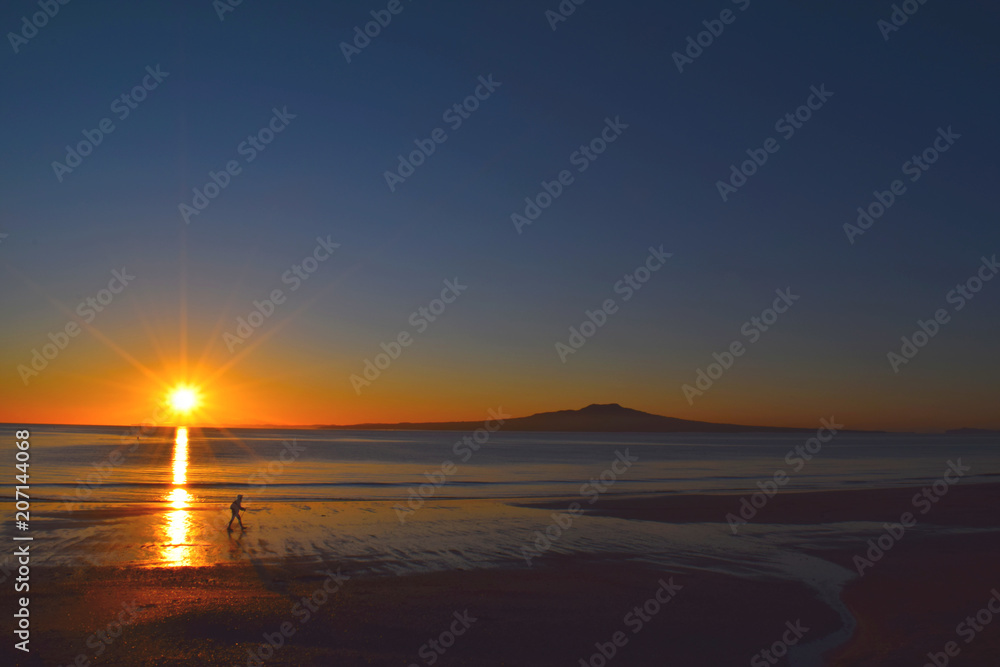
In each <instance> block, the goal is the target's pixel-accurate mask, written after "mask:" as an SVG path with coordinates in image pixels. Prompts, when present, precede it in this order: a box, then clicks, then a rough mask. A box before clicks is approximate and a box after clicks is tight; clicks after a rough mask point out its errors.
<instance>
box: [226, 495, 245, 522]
mask: <svg viewBox="0 0 1000 667" xmlns="http://www.w3.org/2000/svg"><path fill="white" fill-rule="evenodd" d="M229 509H231V510H232V511H233V515H232V516H231V517H229V523H228V524H227V525H226V530H232V529H233V519H236V520H237V521H239V522H240V530H246V528H244V527H243V519H241V518H240V512H241V511H243V510H245V509H246V507H243V494H242V493H241V494H240V495H238V496H236V500H234V501H233V504H232V505H230V506H229Z"/></svg>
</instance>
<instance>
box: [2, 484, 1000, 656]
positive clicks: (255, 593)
mask: <svg viewBox="0 0 1000 667" xmlns="http://www.w3.org/2000/svg"><path fill="white" fill-rule="evenodd" d="M913 492H914V489H890V490H877V491H851V492H846V491H845V492H816V493H791V492H785V493H783V494H779V495H778V496H777V497H776V498H775V499H774V500H773V501H772V503H771V504H769V505H768V506H767V507H766V508H765V510H766V515H764V514H763V513H762V516H761V517H760V520H761V521H767V522H772V523H778V522H789V523H791V522H794V523H803V524H809V523H822V522H830V521H845V520H876V521H885V520H895V519H898V517H899V514H900V513H902V512H904V511H907V510H911V509H912V505H911V504H910V498H911V497H912V495H913ZM998 497H1000V485H978V486H977V485H968V486H964V487H963V486H961V485H959V486H957V487H955V488H953V489H952V490H951V492H950V493H949V495H948V497H947V498H946V500H947V504H944V502H943V501H942V504H941V505H940V507H938V508H936V509H935V510H934V511H933V512H931V513H929V514H928V515H927V516H926V517H923V518H922V522H924V523H927V524H931V523H934V524H936V525H947V526H975V527H978V528H984V527H990V526H996V525H997V522H998V519H997V508H998V503H997V499H998ZM733 505H734V498H733V497H732V496H686V497H684V496H668V497H657V498H637V499H627V498H605V499H602V501H601V503H600V507H599V511H600V513H603V514H607V515H612V516H618V517H622V518H631V519H638V520H655V521H669V522H684V521H713V522H719V521H720V520H721V517H723V516H725V513H726V512H729V511H731V510H732V507H733ZM555 506H558V507H560V508H563V507H565V503H562V504H556V505H555ZM858 547H859V548H858V549H851V550H843V551H826V552H823V553H814V554H812V555H816V556H820V557H822V558H826V559H828V560H831V561H833V562H837V563H839V564H841V565H843V566H845V567H848V568H853V565H852V563H851V558H852V556H853V555H855V553H857V552H858V551H859V550H863V548H864V545H863V544H860V545H858ZM998 562H1000V539H998V533H995V532H992V533H982V532H977V533H970V534H958V535H956V534H952V535H941V536H935V535H933V534H930V535H927V534H926V533H925V534H922V535H912V536H908V537H906V538H904V539H903V540H902V541H901V542H900V543H899V544H897V545H896V546H895V547H894V548H893V549H892V550H891V551H890V552H889V553H888V554H886V556H885V557H884V559H883V560H882V561H881V562H880V563H878V564H877V565H876V566H875V567H873V568H871V569H870V570H869V571H867V572H866V573H865V576H864V577H862V578H860V579H856V580H854V581H853V582H851V583H850V584H849V585H848V586H847V588H846V590H845V591H844V600H845V602H846V604H847V605H848V607H849V608H850V609H851V611H852V612H853V613H854V615H855V616H856V617H857V619H858V621H859V625H858V628H857V630H856V631H855V633H854V635H853V637H852V638H851V639H850V640H849V641H848V643H847V644H846V645H844V646H842V647H841V648H839V649H838V650H836V651H835V652H834V653H833V654H832V655H829V656H827V660H826V661H825V664H829V665H837V666H839V665H913V666H915V667H920V666H921V665H923V664H924V662H925V660H926V653H927V652H928V651H940V650H942V649H943V646H944V644H945V643H946V642H947V641H952V640H954V641H957V642H958V643H959V646H960V648H961V655H960V657H959V658H956V659H955V660H954V664H956V665H976V666H984V667H985V666H987V665H995V664H998V663H997V656H1000V616H998V617H997V619H996V620H995V621H994V622H993V624H991V625H988V626H986V627H985V628H984V629H983V631H982V632H981V633H979V634H978V635H977V636H976V638H975V639H974V640H973V641H972V643H969V644H966V643H965V642H964V641H962V639H961V638H960V637H958V636H957V635H956V634H955V627H956V625H957V624H958V623H960V622H961V621H962V620H963V619H964V618H965V617H966V616H967V615H969V614H974V613H975V612H976V611H978V610H979V609H980V608H982V607H983V606H985V604H986V602H987V601H988V599H989V597H990V591H991V589H994V588H1000V567H998V566H997V563H998ZM324 566H325V567H328V568H332V569H333V570H336V569H337V568H338V564H337V563H327V564H325V565H324ZM318 568H319V565H318V564H315V563H295V562H291V561H287V560H286V561H280V562H275V563H268V564H260V563H257V564H253V563H251V562H240V563H232V564H225V565H214V566H206V567H190V568H138V567H133V566H90V567H78V568H35V569H34V570H33V572H32V603H31V605H32V623H33V625H32V627H33V634H32V643H31V646H32V653H31V655H30V656H28V657H27V658H26V657H25V656H24V655H23V654H20V652H17V651H14V650H13V649H12V648H11V644H12V643H13V642H12V641H11V640H10V639H7V640H5V642H4V647H3V649H2V650H0V660H2V661H3V664H11V662H12V661H14V660H16V661H17V662H16V663H15V664H20V665H69V664H74V662H73V661H74V660H75V659H76V656H77V655H78V654H81V653H85V654H86V657H87V659H89V660H90V664H93V665H134V666H145V665H149V666H152V665H157V666H159V665H247V664H251V665H252V664H257V663H255V662H253V661H250V662H249V663H248V649H254V650H255V649H257V648H258V647H259V645H260V643H261V642H262V641H263V635H264V634H265V633H274V632H275V631H276V630H278V629H279V628H280V626H281V625H282V623H285V622H289V623H291V625H292V626H293V627H294V628H295V634H294V635H293V636H292V637H291V638H290V639H288V640H287V642H286V645H285V646H283V647H282V648H281V649H279V650H277V651H275V652H274V654H273V655H272V656H271V657H270V658H269V659H268V660H266V662H264V663H263V664H266V665H411V664H418V665H424V664H427V662H426V661H425V660H424V659H422V657H421V655H420V654H419V651H420V649H421V647H422V646H423V645H424V644H425V643H427V642H428V641H429V640H430V639H432V638H436V637H437V636H438V635H439V634H440V633H441V632H443V631H445V630H447V629H448V627H449V625H450V624H451V623H452V621H453V620H454V616H453V614H454V613H455V612H459V613H462V612H465V611H466V610H468V613H469V615H470V616H471V617H474V618H475V619H476V620H475V622H473V623H472V624H471V626H470V627H469V629H468V631H467V632H466V633H465V634H464V635H463V636H460V637H458V638H457V639H456V641H455V643H454V645H453V646H452V647H451V648H449V649H448V650H447V652H446V653H445V654H444V656H443V657H442V658H441V659H440V660H438V661H437V664H440V665H446V666H447V665H556V664H562V665H579V664H580V663H579V660H580V658H589V657H590V655H591V654H592V653H593V652H594V651H595V648H594V644H595V642H602V643H603V642H608V641H609V640H610V639H611V637H612V635H613V634H614V633H615V632H616V631H619V630H623V631H626V634H627V637H628V644H627V645H626V646H625V647H624V648H622V649H620V650H619V652H618V655H616V656H615V658H614V659H613V660H612V661H611V662H610V663H609V664H620V665H657V666H661V665H672V664H677V665H711V666H714V665H746V664H749V663H750V659H751V657H752V656H753V655H754V654H755V653H756V652H757V651H759V650H761V649H762V648H765V647H767V646H769V645H770V644H771V643H772V642H773V641H774V640H776V639H778V638H779V637H780V636H781V634H782V632H783V631H784V625H785V622H786V621H795V620H799V619H801V621H802V624H803V625H805V626H806V627H808V628H809V637H810V638H819V637H821V636H822V635H825V634H827V633H830V632H833V631H834V630H835V629H836V628H837V627H838V626H839V623H840V620H839V618H838V616H837V614H836V613H835V612H834V611H833V610H832V609H830V608H828V607H827V606H826V605H824V604H823V603H821V602H820V601H819V600H817V598H816V596H815V594H814V593H813V591H811V590H809V589H808V588H806V587H805V586H803V585H800V584H796V583H787V584H776V583H771V582H764V581H750V580H744V579H737V578H734V577H731V576H724V575H719V574H710V573H702V572H698V573H671V572H665V571H658V570H655V569H651V568H650V567H647V566H644V565H641V564H637V563H635V562H634V561H628V560H625V559H622V560H615V559H613V558H606V557H605V558H602V559H600V560H597V559H592V558H588V557H586V556H577V557H559V556H556V557H550V558H543V559H541V560H540V561H537V562H536V566H535V567H534V568H531V569H527V568H523V567H520V568H511V569H489V570H476V571H456V572H442V573H434V574H424V575H407V576H401V577H387V576H380V577H372V576H367V577H362V576H352V577H351V578H350V579H349V580H348V581H346V582H345V583H343V585H342V587H341V588H340V589H339V590H338V591H337V592H336V593H335V594H333V595H331V596H330V598H329V600H328V601H327V602H326V604H324V605H322V606H321V607H319V609H318V611H317V612H315V613H313V614H312V616H311V618H310V619H309V620H308V621H306V622H305V623H302V622H301V615H300V616H295V615H293V612H292V610H293V607H294V605H295V604H296V603H297V602H298V601H300V599H301V598H302V596H310V595H312V594H313V593H314V592H315V591H316V590H317V589H318V588H319V587H320V586H321V584H322V582H323V579H324V577H323V575H320V574H316V573H315V570H317V569H318ZM344 573H345V574H347V575H349V576H350V574H351V573H350V571H349V570H346V569H345V570H344ZM671 576H672V577H673V580H674V582H675V583H676V584H680V585H682V586H683V588H682V589H681V590H680V591H679V592H678V593H677V596H676V597H675V598H674V599H673V600H671V601H670V602H669V603H667V604H665V605H663V606H662V609H661V611H660V612H659V613H658V614H656V615H655V616H653V617H652V618H651V619H650V620H649V622H648V623H645V624H644V625H645V627H644V628H643V629H642V630H641V631H640V632H638V633H636V634H633V633H632V632H631V630H630V629H629V628H627V627H626V626H625V624H624V622H623V617H624V616H625V615H626V614H627V613H628V612H629V611H630V610H631V609H632V608H633V607H635V606H636V605H640V604H642V603H644V602H645V601H646V600H648V599H649V598H650V597H652V596H653V594H654V593H655V592H656V590H657V589H658V588H659V586H660V584H659V581H660V579H661V578H662V579H666V580H669V579H670V577H671ZM8 583H9V582H8ZM3 590H4V592H3V596H2V597H3V599H4V608H5V609H12V608H13V601H12V600H11V596H12V592H11V590H10V587H9V586H8V585H7V584H5V585H4V589H3ZM123 603H132V604H135V605H136V607H137V608H138V610H139V611H138V615H137V616H136V618H135V620H134V621H133V622H132V623H130V624H129V625H128V626H127V627H126V628H125V630H124V632H123V634H122V635H121V636H120V637H119V638H117V639H115V640H114V642H113V643H112V644H111V645H110V646H108V647H107V648H106V650H105V651H104V653H103V655H101V656H100V657H99V658H97V659H94V650H93V648H88V647H87V645H86V642H87V639H88V637H89V636H91V635H92V634H93V633H94V632H95V631H96V630H98V629H99V628H101V627H102V626H104V625H106V624H107V623H108V622H111V621H113V620H114V619H115V618H116V617H118V616H119V614H120V612H121V610H122V605H123ZM5 616H6V614H5ZM7 618H9V616H7ZM5 625H7V626H8V627H9V621H7V622H5ZM5 635H6V636H7V637H8V638H9V637H11V635H10V633H9V631H8V632H5ZM95 645H96V644H95ZM79 664H81V665H84V664H87V663H86V662H80V663H79ZM778 664H785V663H784V662H782V663H778Z"/></svg>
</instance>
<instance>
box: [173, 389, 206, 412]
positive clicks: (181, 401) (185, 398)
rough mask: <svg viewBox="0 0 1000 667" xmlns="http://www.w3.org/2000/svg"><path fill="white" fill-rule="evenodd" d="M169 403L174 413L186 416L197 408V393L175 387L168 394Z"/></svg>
mask: <svg viewBox="0 0 1000 667" xmlns="http://www.w3.org/2000/svg"><path fill="white" fill-rule="evenodd" d="M169 401H170V407H171V408H173V409H174V411H175V412H180V413H184V414H187V413H188V412H191V411H192V410H194V409H195V408H197V407H198V403H199V398H198V392H197V391H195V390H194V389H191V388H190V387H177V388H176V389H174V390H173V391H171V392H170V397H169Z"/></svg>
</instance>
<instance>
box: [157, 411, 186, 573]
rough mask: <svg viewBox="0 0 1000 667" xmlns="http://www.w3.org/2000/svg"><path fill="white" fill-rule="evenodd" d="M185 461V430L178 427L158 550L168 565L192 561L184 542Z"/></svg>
mask: <svg viewBox="0 0 1000 667" xmlns="http://www.w3.org/2000/svg"><path fill="white" fill-rule="evenodd" d="M187 464H188V430H187V429H186V428H183V427H181V428H178V429H177V437H176V438H175V439H174V458H173V473H174V482H173V483H174V488H172V489H171V490H170V493H169V494H168V495H167V497H166V500H167V501H169V502H170V506H171V507H173V510H172V511H170V512H168V513H167V525H166V540H167V542H166V543H165V544H163V547H162V551H161V557H162V559H163V560H164V561H165V563H166V564H167V565H172V566H183V565H194V558H193V553H192V545H191V544H189V542H188V540H189V537H190V532H191V517H190V516H189V512H188V509H187V507H188V504H189V502H190V499H191V495H190V494H189V493H188V492H187V489H185V488H184V484H186V483H187Z"/></svg>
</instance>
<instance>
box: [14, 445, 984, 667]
mask: <svg viewBox="0 0 1000 667" xmlns="http://www.w3.org/2000/svg"><path fill="white" fill-rule="evenodd" d="M32 438H33V447H34V448H35V449H33V451H34V452H35V458H34V459H33V461H35V462H36V463H37V466H36V467H33V469H32V470H33V472H35V471H37V472H35V474H36V475H37V476H33V477H32V480H31V481H32V484H33V489H34V490H33V495H32V522H31V531H30V532H31V535H32V537H33V538H34V540H33V541H32V542H31V543H30V545H31V546H30V552H31V563H30V564H31V573H30V591H29V595H30V605H29V609H30V612H31V615H30V627H31V641H30V648H31V650H30V652H29V653H27V654H25V653H23V652H21V651H17V650H15V649H14V648H13V647H12V642H8V643H7V644H5V646H4V648H3V655H4V659H5V661H6V662H9V663H10V662H12V664H18V665H82V666H84V667H86V665H89V664H94V665H150V666H152V665H157V666H159V665H201V664H208V665H329V664H335V665H341V664H342V665H355V664H356V665H400V664H402V665H407V666H410V665H417V666H423V665H434V664H442V665H551V664H573V665H581V664H582V665H594V666H595V667H599V666H600V665H602V664H605V663H607V664H612V663H614V664H623V665H662V664H706V665H741V664H743V665H745V664H751V665H763V664H788V665H867V664H871V665H895V664H899V665H908V664H909V665H913V664H916V665H921V664H923V663H922V662H921V660H925V659H926V658H927V654H928V653H929V652H930V653H933V652H939V651H943V650H945V647H946V646H947V644H948V642H949V641H954V642H956V644H955V646H954V647H953V649H960V655H961V660H962V661H963V664H990V663H988V662H983V661H984V660H987V656H991V655H995V654H996V652H997V649H998V646H1000V644H998V642H1000V631H998V630H1000V624H997V625H996V626H991V625H986V626H984V627H983V628H982V630H981V631H977V632H976V633H975V634H974V636H973V637H972V639H971V641H969V642H966V641H965V640H966V639H967V638H968V630H967V629H965V630H963V632H962V633H961V634H959V631H958V630H957V629H956V628H957V626H958V625H959V624H960V623H962V621H963V620H964V619H965V618H966V616H968V615H969V614H973V615H975V614H976V612H978V611H979V610H980V609H982V608H983V607H984V606H985V605H987V604H988V603H989V600H990V596H991V591H993V590H994V589H995V588H996V587H997V586H998V585H1000V581H997V580H996V574H995V573H996V567H995V563H996V559H997V557H998V556H1000V539H998V535H1000V532H998V525H997V522H998V518H997V512H996V511H995V510H996V507H997V499H998V497H1000V484H997V483H996V482H995V481H994V479H995V477H996V474H997V472H998V471H1000V461H998V457H997V454H996V453H995V450H996V448H995V447H994V446H993V444H992V440H991V439H989V438H978V439H977V438H942V437H935V436H924V437H917V436H906V437H902V436H871V435H867V436H852V435H848V434H845V435H844V436H842V437H841V439H839V440H837V441H835V442H833V443H831V444H830V445H828V446H827V448H826V449H825V450H824V452H823V456H822V457H816V458H815V459H814V460H812V461H810V462H809V467H808V468H807V467H805V466H804V465H803V466H799V467H800V468H801V469H800V470H795V469H794V466H793V467H788V466H789V464H788V463H787V461H786V459H785V452H786V451H788V450H789V449H790V448H794V446H795V445H796V443H799V442H801V438H802V436H801V435H796V434H787V435H767V436H739V435H726V436H690V435H680V434H678V435H673V436H671V435H663V434H645V435H643V434H631V435H625V434H610V435H607V434H605V435H594V434H530V433H529V434H495V435H494V436H492V438H491V440H490V442H489V443H488V446H486V447H483V448H482V449H481V451H479V452H478V453H477V456H476V458H475V459H473V460H470V461H468V462H466V461H461V460H458V461H457V462H456V460H453V459H454V452H453V447H452V444H453V443H454V442H455V439H456V434H454V433H445V432H431V433H419V434H418V433H375V432H356V433H337V434H333V433H329V432H313V431H287V432H261V431H253V430H248V431H244V432H240V433H238V434H236V435H227V434H216V433H211V432H203V431H199V430H192V431H191V432H190V433H189V432H188V430H187V429H181V430H178V431H177V432H176V433H174V434H172V436H160V437H156V438H149V439H146V440H143V441H140V442H139V443H138V444H135V443H124V442H123V441H122V440H121V438H120V436H119V433H118V431H116V430H115V429H89V430H88V429H80V428H73V427H58V428H50V429H37V430H36V431H35V433H34V434H33V436H32ZM276 462H277V463H278V464H280V465H278V464H276ZM793 462H794V459H793ZM88 463H89V465H88ZM785 470H787V472H785V475H786V478H787V479H786V478H782V477H781V475H780V474H779V473H780V472H782V471H785ZM796 473H797V474H796ZM776 479H782V480H783V481H784V483H779V482H774V480H776ZM236 493H242V494H245V495H244V501H243V502H244V504H245V505H246V507H247V511H246V512H245V513H244V514H243V521H244V523H245V524H246V530H245V531H244V530H241V529H240V528H239V525H238V524H237V523H234V524H233V526H234V530H232V531H228V530H226V522H227V521H228V519H229V516H230V513H229V510H228V505H229V502H231V500H232V497H233V496H234V495H235V494H236ZM2 533H3V536H4V538H5V539H6V540H9V539H10V538H11V537H13V536H14V532H13V530H12V529H11V527H10V526H9V525H7V526H4V527H3V528H2ZM859 559H860V560H859ZM14 566H15V563H14V562H13V560H12V559H11V557H10V556H7V557H6V558H5V559H3V558H0V576H3V578H4V581H5V585H4V586H3V587H2V590H3V594H2V595H3V598H4V604H5V605H6V607H5V608H8V609H15V608H16V603H17V600H16V599H15V594H14V591H13V588H12V586H11V585H10V584H11V583H13V579H14ZM990 613H992V612H990ZM8 657H9V659H10V660H7V658H8Z"/></svg>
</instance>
